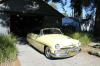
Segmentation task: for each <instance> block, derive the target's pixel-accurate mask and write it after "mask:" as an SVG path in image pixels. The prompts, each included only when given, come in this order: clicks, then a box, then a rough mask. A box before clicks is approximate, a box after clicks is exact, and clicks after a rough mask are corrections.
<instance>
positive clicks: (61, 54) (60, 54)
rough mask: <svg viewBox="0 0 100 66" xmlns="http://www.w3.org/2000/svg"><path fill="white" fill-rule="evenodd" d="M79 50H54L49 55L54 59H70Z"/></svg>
mask: <svg viewBox="0 0 100 66" xmlns="http://www.w3.org/2000/svg"><path fill="white" fill-rule="evenodd" d="M80 50H81V48H64V49H59V50H55V51H54V53H51V56H52V57H54V58H66V57H71V56H74V55H76V54H78V53H79V52H80Z"/></svg>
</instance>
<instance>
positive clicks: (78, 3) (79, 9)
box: [71, 0, 82, 18]
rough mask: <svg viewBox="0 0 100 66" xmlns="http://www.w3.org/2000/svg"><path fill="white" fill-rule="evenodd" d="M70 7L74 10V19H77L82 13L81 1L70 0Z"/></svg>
mask: <svg viewBox="0 0 100 66" xmlns="http://www.w3.org/2000/svg"><path fill="white" fill-rule="evenodd" d="M71 7H72V8H73V9H74V17H76V18H79V17H80V16H81V13H82V0H71Z"/></svg>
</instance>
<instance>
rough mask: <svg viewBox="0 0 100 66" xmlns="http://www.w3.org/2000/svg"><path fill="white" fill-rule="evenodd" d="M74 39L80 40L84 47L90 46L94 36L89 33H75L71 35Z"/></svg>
mask: <svg viewBox="0 0 100 66" xmlns="http://www.w3.org/2000/svg"><path fill="white" fill-rule="evenodd" d="M70 37H72V38H73V39H78V40H79V41H80V42H81V43H82V45H88V44H89V43H90V42H91V41H92V36H91V35H89V34H87V33H81V32H75V33H73V34H70Z"/></svg>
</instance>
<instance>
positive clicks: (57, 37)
mask: <svg viewBox="0 0 100 66" xmlns="http://www.w3.org/2000/svg"><path fill="white" fill-rule="evenodd" d="M37 40H38V41H39V42H41V43H44V44H46V45H48V46H50V47H55V45H56V44H59V45H60V47H61V48H64V47H68V46H72V45H74V46H77V44H78V42H79V41H78V40H75V39H72V38H70V37H68V36H65V35H62V34H49V35H43V36H40V37H39V38H38V39H37Z"/></svg>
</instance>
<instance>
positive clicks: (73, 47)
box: [27, 28, 81, 59]
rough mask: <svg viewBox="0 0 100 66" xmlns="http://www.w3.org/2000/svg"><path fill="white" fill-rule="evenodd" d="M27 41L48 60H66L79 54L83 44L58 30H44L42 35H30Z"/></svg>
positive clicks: (41, 32)
mask: <svg viewBox="0 0 100 66" xmlns="http://www.w3.org/2000/svg"><path fill="white" fill-rule="evenodd" d="M27 41H28V42H29V44H31V45H32V46H33V47H35V48H36V49H37V50H39V51H40V52H42V53H44V54H45V56H46V57H47V58H49V59H50V58H66V57H71V56H74V55H76V54H77V53H79V51H80V45H81V43H80V42H79V40H75V39H72V38H70V37H68V36H66V35H63V33H62V32H61V31H60V29H58V28H44V29H41V30H40V34H39V35H38V34H34V33H29V34H28V35H27Z"/></svg>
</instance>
